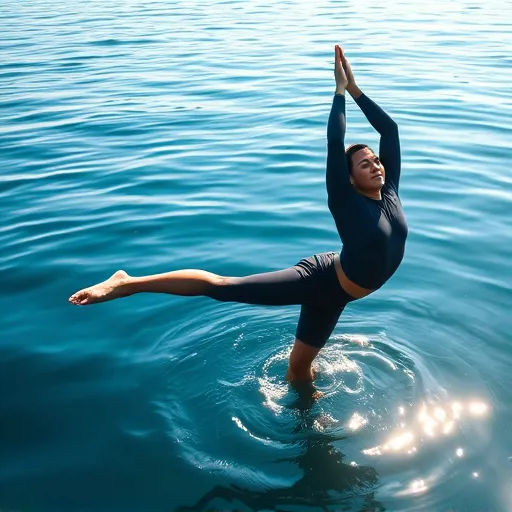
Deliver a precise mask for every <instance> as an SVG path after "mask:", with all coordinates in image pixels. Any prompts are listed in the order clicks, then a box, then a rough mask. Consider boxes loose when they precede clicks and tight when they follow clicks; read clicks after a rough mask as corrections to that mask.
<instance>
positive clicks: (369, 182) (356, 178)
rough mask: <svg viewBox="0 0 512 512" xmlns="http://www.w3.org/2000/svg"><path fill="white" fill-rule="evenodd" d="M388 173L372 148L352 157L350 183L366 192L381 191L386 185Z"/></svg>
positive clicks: (361, 150)
mask: <svg viewBox="0 0 512 512" xmlns="http://www.w3.org/2000/svg"><path fill="white" fill-rule="evenodd" d="M385 177H386V171H385V169H384V166H383V165H382V164H381V162H380V159H379V157H378V156H377V155H375V153H374V152H373V151H372V150H371V149H370V148H363V149H360V150H359V151H356V152H355V153H354V154H353V155H352V172H351V176H350V181H351V182H352V185H354V186H355V187H356V188H358V189H360V190H364V191H375V190H380V189H381V188H382V187H383V185H384V180H385Z"/></svg>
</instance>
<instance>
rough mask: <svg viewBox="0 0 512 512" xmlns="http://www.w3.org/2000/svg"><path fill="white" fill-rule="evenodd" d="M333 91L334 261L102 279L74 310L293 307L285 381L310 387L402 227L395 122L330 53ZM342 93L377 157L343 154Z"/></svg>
mask: <svg viewBox="0 0 512 512" xmlns="http://www.w3.org/2000/svg"><path fill="white" fill-rule="evenodd" d="M334 75H335V78H336V90H335V95H334V98H333V103H332V108H331V113H330V116H329V121H328V125H327V147H328V150H327V175H326V182H327V194H328V206H329V209H330V211H331V213H332V216H333V218H334V221H335V223H336V227H337V229H338V233H339V235H340V238H341V241H342V242H343V249H342V251H341V253H340V254H336V253H323V254H317V255H315V256H312V257H310V258H306V259H303V260H301V261H300V262H299V263H297V264H296V265H294V266H293V267H290V268H288V269H285V270H280V271H276V272H268V273H263V274H255V275H252V276H246V277H223V276H219V275H216V274H212V273H210V272H206V271H204V270H178V271H174V272H168V273H164V274H158V275H150V276H144V277H131V276H129V275H128V274H127V273H126V272H124V271H122V270H120V271H118V272H116V273H115V274H114V275H113V276H112V277H111V278H110V279H108V280H107V281H104V282H103V283H99V284H97V285H95V286H92V287H90V288H86V289H84V290H81V291H79V292H77V293H75V294H74V295H72V296H71V297H70V299H69V301H70V302H71V303H72V304H76V305H88V304H95V303H98V302H105V301H108V300H112V299H116V298H119V297H127V296H128V295H133V294H135V293H141V292H154V293H169V294H173V295H189V296H207V297H211V298H213V299H215V300H218V301H224V302H242V303H246V304H260V305H270V306H272V305H279V306H282V305H292V304H300V305H301V312H300V318H299V322H298V326H297V331H296V338H295V342H294V346H293V349H292V351H291V354H290V361H289V368H288V372H287V379H288V380H290V381H311V380H312V379H313V371H312V368H311V363H312V362H313V360H314V358H315V357H316V355H317V354H318V352H319V351H320V349H321V348H322V347H323V346H324V345H325V343H326V342H327V340H328V338H329V336H330V335H331V333H332V331H333V329H334V327H335V326H336V323H337V321H338V319H339V316H340V315H341V312H342V311H343V309H344V308H345V306H346V305H347V304H348V303H349V302H351V301H353V300H356V299H360V298H362V297H365V296H366V295H369V294H370V293H372V292H373V291H375V290H377V289H378V288H380V287H381V286H382V285H383V284H384V283H385V282H386V281H387V280H388V279H389V278H390V277H391V276H392V275H393V273H394V272H395V271H396V269H397V268H398V266H399V265H400V262H401V261H402V258H403V254H404V247H405V240H406V237H407V224H406V221H405V217H404V214H403V211H402V206H401V203H400V199H399V198H398V181H399V178H400V143H399V138H398V128H397V125H396V123H395V122H394V121H393V120H392V119H391V118H390V117H389V116H388V115H387V114H386V113H385V112H384V111H383V110H382V109H381V108H380V107H378V106H377V105H376V104H375V103H374V102H373V101H372V100H370V99H369V98H368V97H367V96H365V95H364V94H363V93H362V92H361V90H360V89H359V88H358V87H357V85H356V83H355V80H354V75H353V74H352V70H351V68H350V65H349V63H348V61H347V59H346V57H345V56H344V54H343V51H342V49H341V48H340V47H339V46H337V45H336V46H335V66H334ZM345 90H347V91H348V92H349V93H350V95H351V96H352V97H353V98H354V100H355V101H356V103H357V104H358V105H359V107H360V108H361V110H362V111H363V113H364V114H365V116H366V117H367V119H368V121H369V122H370V123H371V125H372V126H373V127H374V128H375V129H376V130H377V131H378V132H379V133H380V135H381V139H380V147H379V157H377V156H376V155H375V154H374V152H373V151H372V150H371V149H370V148H369V147H368V146H366V145H364V144H356V145H353V146H351V147H349V148H348V149H347V150H346V151H345V144H344V139H345Z"/></svg>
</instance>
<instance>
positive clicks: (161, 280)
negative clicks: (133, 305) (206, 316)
mask: <svg viewBox="0 0 512 512" xmlns="http://www.w3.org/2000/svg"><path fill="white" fill-rule="evenodd" d="M309 288H310V285H309V281H308V280H307V279H304V278H303V277H301V275H300V274H299V273H298V272H297V271H296V270H295V269H294V268H293V267H290V268H287V269H285V270H279V271H277V272H266V273H262V274H254V275H252V276H246V277H223V276H219V275H217V274H213V273H212V272H207V271H205V270H196V269H188V270H176V271H173V272H166V273H163V274H154V275H149V276H143V277H132V276H129V275H128V274H127V273H126V272H124V271H123V270H119V271H118V272H116V273H115V274H114V275H112V276H111V277H110V278H109V279H107V280H106V281H103V282H102V283H99V284H96V285H94V286H91V287H90V288H85V289H83V290H81V291H79V292H77V293H75V294H73V295H72V296H71V297H70V298H69V301H70V302H71V303H72V304H76V305H78V306H86V305H89V304H97V303H99V302H106V301H109V300H113V299H118V298H120V297H128V296H129V295H133V294H135V293H142V292H152V293H168V294H172V295H187V296H207V297H211V298H212V299H216V300H219V301H223V302H243V303H247V304H260V305H291V304H301V303H302V302H304V301H305V300H307V299H308V296H309Z"/></svg>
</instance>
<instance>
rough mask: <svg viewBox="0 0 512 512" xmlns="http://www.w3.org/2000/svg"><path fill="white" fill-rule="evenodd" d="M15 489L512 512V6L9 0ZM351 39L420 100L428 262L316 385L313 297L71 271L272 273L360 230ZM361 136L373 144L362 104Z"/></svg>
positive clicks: (5, 401)
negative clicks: (341, 77)
mask: <svg viewBox="0 0 512 512" xmlns="http://www.w3.org/2000/svg"><path fill="white" fill-rule="evenodd" d="M0 23H1V25H0V26H1V28H2V30H1V31H0V44H1V48H2V59H1V63H0V77H1V80H0V88H1V92H2V94H1V96H0V120H1V125H0V151H1V156H2V172H1V173H0V205H1V212H2V224H1V226H0V247H1V250H0V290H1V293H0V311H1V316H0V510H1V511H2V512H7V511H9V512H54V511H55V512H60V511H65V512H74V511H123V512H128V511H146V512H153V511H155V512H157V511H158V512H159V511H162V512H164V511H165V512H168V511H174V510H176V511H186V510H244V511H249V510H283V511H284V510H286V511H313V510H315V511H316V510H350V511H363V510H364V511H383V510H386V511H413V510H422V511H452V512H455V511H457V512H462V511H470V512H473V511H474V512H480V511H486V512H487V511H498V512H504V511H510V510H512V441H511V439H512V438H511V435H512V433H511V425H512V410H511V403H512V386H511V385H512V380H511V372H510V369H511V367H512V335H511V332H512V320H511V310H512V289H511V288H512V270H511V261H512V192H511V188H512V172H511V161H512V158H511V157H512V150H511V142H512V129H511V125H512V94H511V89H510V83H511V82H512V58H511V56H510V49H511V47H512V44H511V43H512V7H511V4H510V3H508V2H498V1H495V0H482V1H478V2H477V1H473V0H457V1H454V2H441V1H434V2H430V3H425V2H423V3H418V2H415V1H413V0H392V1H391V2H387V3H382V2H380V1H378V0H369V1H367V2H352V1H350V0H346V1H345V0H343V1H326V0H317V1H315V2H313V1H310V2H306V1H302V0H289V1H282V2H270V1H266V2H264V1H257V0H253V1H245V2H242V1H237V0H226V1H217V2H215V1H202V0H201V1H188V2H187V1H174V2H170V1H164V0H152V1H145V2H143V1H138V0H124V1H117V2H102V1H99V0H91V1H89V2H64V1H63V0H26V1H24V2H17V1H14V0H3V2H2V3H1V6H0ZM335 43H339V44H341V45H342V46H343V47H344V49H345V51H346V54H347V56H348V58H349V60H350V62H351V64H352V68H353V71H354V74H355V76H356V79H357V82H358V84H359V86H360V87H361V89H362V90H363V91H364V92H365V93H366V94H367V95H368V96H370V97H371V98H372V99H374V100H375V101H377V102H378V103H379V104H380V105H382V106H383V107H384V108H385V109H386V110H387V111H388V112H389V113H390V114H391V115H392V116H393V117H394V119H395V120H396V121H397V122H398V124H399V126H400V135H401V141H402V161H403V170H402V180H401V198H402V202H403V205H404V209H405V212H406V215H407V219H408V222H409V228H410V234H409V239H408V244H407V248H406V255H405V259H404V261H403V263H402V265H401V267H400V269H399V270H398V272H397V273H396V274H395V276H393V278H392V279H391V280H390V281H389V282H388V283H387V284H386V285H385V286H384V287H383V288H382V289H381V290H379V291H378V292H376V293H375V294H373V295H372V296H370V297H368V298H365V299H364V300H361V301H357V302H355V303H353V304H351V305H349V307H347V309H346V310H345V312H344V314H343V316H342V319H341V320H340V322H339V323H338V325H337V327H336V329H335V331H334V333H333V335H332V336H331V339H330V341H329V343H328V345H327V346H326V348H325V349H324V350H323V351H322V352H321V354H320V356H319V357H318V360H317V363H316V369H317V379H316V382H315V387H316V389H317V390H319V391H321V392H323V396H322V397H321V398H320V399H318V400H316V401H315V400H311V399H310V398H309V397H308V391H307V390H306V391H302V390H294V389H291V388H290V387H289V386H288V385H287V384H286V382H285V380H284V372H285V370H286V363H287V356H288V353H289V350H290V347H291V343H292V341H293V337H294V332H295V326H296V321H297V318H298V312H299V308H298V307H295V306H291V307H275V308H270V307H257V306H249V305H240V304H220V303H216V302H214V301H212V300H210V299H206V298H183V297H172V296H164V295H150V294H145V295H138V296H134V297H130V298H125V299H121V300H118V301H113V302H110V303H106V304H101V305H97V306H92V307H87V308H78V307H74V306H72V305H70V304H69V303H68V301H67V299H68V297H69V296H70V295H71V294H72V293H74V292H75V291H76V290H78V289H80V288H83V287H85V286H89V285H91V284H94V283H96V282H98V281H101V280H103V279H105V278H107V277H108V276H110V275H111V274H112V273H113V272H114V271H116V270H118V269H124V270H126V271H127V272H129V273H130V274H133V275H143V274H149V273H157V272H164V271H169V270H175V269H179V268H202V269H206V270H210V271H213V272H217V273H219V274H225V275H245V274H249V273H256V272H264V271H270V270H278V269H280V268H284V267H288V266H290V265H293V264H295V263H296V262H297V261H298V260H299V259H301V258H303V257H307V256H310V255H312V254H315V253H317V252H325V251H331V250H338V249H339V248H340V242H339V239H338V236H337V233H336V230H335V227H334V223H333V221H332V219H331V217H330V214H329V212H328V209H327V205H326V192H325V183H324V173H325V159H326V141H325V130H326V122H327V116H328V113H329V109H330V104H331V100H332V94H333V91H334V81H333V74H332V65H333V46H334V44H335ZM347 125H348V129H347V143H353V142H367V143H369V144H370V145H371V146H373V147H377V145H378V137H377V135H376V134H375V133H374V132H373V130H372V129H371V127H370V125H369V124H368V122H367V121H366V120H365V118H364V116H363V115H362V113H361V112H360V111H359V110H358V108H357V106H356V105H355V104H354V103H353V102H352V101H351V100H348V101H347Z"/></svg>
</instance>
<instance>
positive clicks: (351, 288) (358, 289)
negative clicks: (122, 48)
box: [334, 254, 375, 299]
mask: <svg viewBox="0 0 512 512" xmlns="http://www.w3.org/2000/svg"><path fill="white" fill-rule="evenodd" d="M334 268H335V269H336V274H337V276H338V281H339V282H340V285H341V287H342V288H343V289H344V290H345V291H346V292H347V293H348V294H349V295H350V296H351V297H354V299H362V298H363V297H366V296H367V295H370V293H373V292H374V291H375V290H370V289H368V288H363V287H362V286H359V285H358V284H356V283H354V282H353V281H351V280H350V279H349V278H348V277H347V275H346V274H345V272H344V271H343V268H342V267H341V262H340V255H339V254H336V255H335V256H334Z"/></svg>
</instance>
